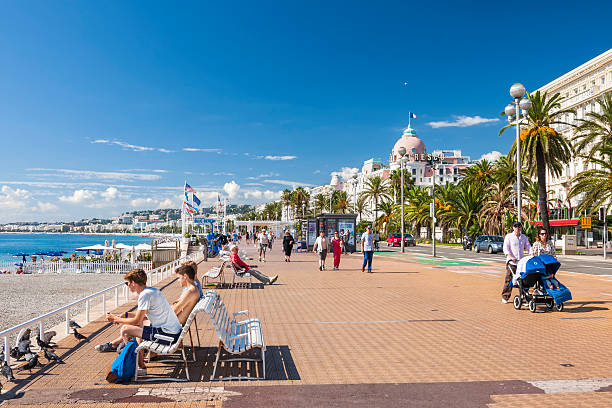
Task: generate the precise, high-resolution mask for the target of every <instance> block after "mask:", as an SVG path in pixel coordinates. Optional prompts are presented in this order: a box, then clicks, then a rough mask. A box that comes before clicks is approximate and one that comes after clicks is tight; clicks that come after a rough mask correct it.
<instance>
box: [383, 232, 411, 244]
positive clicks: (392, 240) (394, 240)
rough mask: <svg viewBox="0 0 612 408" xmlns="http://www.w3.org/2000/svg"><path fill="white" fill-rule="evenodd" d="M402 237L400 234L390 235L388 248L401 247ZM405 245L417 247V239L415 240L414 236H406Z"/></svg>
mask: <svg viewBox="0 0 612 408" xmlns="http://www.w3.org/2000/svg"><path fill="white" fill-rule="evenodd" d="M400 236H401V234H400V233H399V232H395V233H393V234H389V235H388V237H387V246H401V245H402V242H401V241H400V239H401V238H400ZM404 245H405V246H416V239H414V237H413V236H412V234H404Z"/></svg>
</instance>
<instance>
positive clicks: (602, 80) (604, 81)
mask: <svg viewBox="0 0 612 408" xmlns="http://www.w3.org/2000/svg"><path fill="white" fill-rule="evenodd" d="M605 83H606V77H605V76H602V77H601V84H602V85H604V84H605Z"/></svg>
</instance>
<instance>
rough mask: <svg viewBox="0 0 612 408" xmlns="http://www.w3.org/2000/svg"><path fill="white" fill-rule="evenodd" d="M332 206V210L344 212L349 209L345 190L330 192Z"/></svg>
mask: <svg viewBox="0 0 612 408" xmlns="http://www.w3.org/2000/svg"><path fill="white" fill-rule="evenodd" d="M332 207H333V210H334V212H336V213H341V214H346V213H347V212H348V211H349V210H350V207H351V206H350V204H349V202H348V195H347V193H346V191H341V190H334V193H333V194H332Z"/></svg>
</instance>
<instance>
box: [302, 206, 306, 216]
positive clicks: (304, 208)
mask: <svg viewBox="0 0 612 408" xmlns="http://www.w3.org/2000/svg"><path fill="white" fill-rule="evenodd" d="M304 210H306V203H302V218H304Z"/></svg>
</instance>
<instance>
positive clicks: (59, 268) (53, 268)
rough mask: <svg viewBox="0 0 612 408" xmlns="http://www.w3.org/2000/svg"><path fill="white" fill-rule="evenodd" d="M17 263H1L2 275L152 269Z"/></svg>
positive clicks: (138, 264)
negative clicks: (7, 273)
mask: <svg viewBox="0 0 612 408" xmlns="http://www.w3.org/2000/svg"><path fill="white" fill-rule="evenodd" d="M15 263H16V262H11V261H0V273H2V272H9V273H16V272H17V270H18V269H19V268H21V270H22V271H23V272H24V273H127V272H129V271H130V270H132V269H144V270H145V271H146V270H149V269H151V262H136V263H131V262H104V261H89V262H78V261H76V262H64V261H44V262H25V263H23V266H21V267H20V266H18V265H15ZM20 263H21V262H20Z"/></svg>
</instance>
